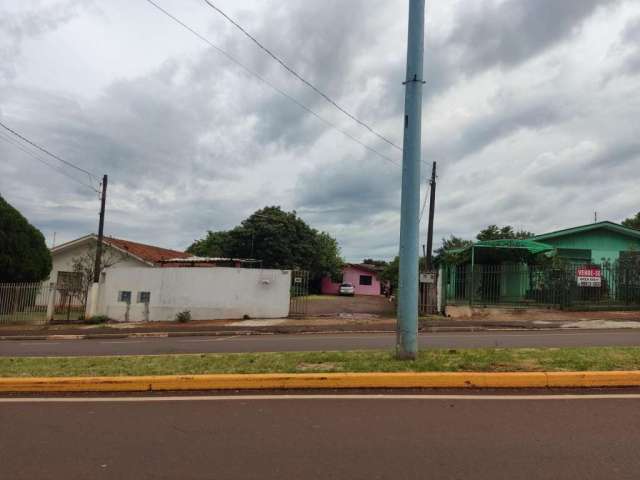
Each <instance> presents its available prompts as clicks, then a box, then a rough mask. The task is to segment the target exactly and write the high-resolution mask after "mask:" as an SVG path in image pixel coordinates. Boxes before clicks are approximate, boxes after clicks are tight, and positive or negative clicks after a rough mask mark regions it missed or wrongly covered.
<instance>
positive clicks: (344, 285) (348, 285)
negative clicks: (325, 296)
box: [334, 283, 353, 288]
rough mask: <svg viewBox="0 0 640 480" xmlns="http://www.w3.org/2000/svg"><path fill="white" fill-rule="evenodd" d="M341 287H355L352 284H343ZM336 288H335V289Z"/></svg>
mask: <svg viewBox="0 0 640 480" xmlns="http://www.w3.org/2000/svg"><path fill="white" fill-rule="evenodd" d="M340 286H341V287H353V285H351V284H350V283H343V284H342V285H340ZM334 288H335V287H334Z"/></svg>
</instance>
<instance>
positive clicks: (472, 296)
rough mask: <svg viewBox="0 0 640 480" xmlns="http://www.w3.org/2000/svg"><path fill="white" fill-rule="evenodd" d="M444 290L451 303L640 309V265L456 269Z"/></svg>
mask: <svg viewBox="0 0 640 480" xmlns="http://www.w3.org/2000/svg"><path fill="white" fill-rule="evenodd" d="M443 288H444V289H445V298H446V302H447V303H448V304H467V305H472V306H491V305H516V306H550V307H557V308H573V309H594V308H611V309H616V308H625V309H626V308H640V268H639V267H638V266H630V267H623V266H620V265H608V264H604V265H568V266H564V267H562V268H558V267H555V268H554V267H549V266H538V265H475V267H474V268H473V269H472V268H471V265H453V266H447V268H445V277H444V281H443Z"/></svg>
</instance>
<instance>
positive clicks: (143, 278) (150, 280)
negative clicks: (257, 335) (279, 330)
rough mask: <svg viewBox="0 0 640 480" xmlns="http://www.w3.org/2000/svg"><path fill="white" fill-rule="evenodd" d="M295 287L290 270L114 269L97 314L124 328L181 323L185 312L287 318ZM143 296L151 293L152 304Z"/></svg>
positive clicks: (200, 315) (106, 278)
mask: <svg viewBox="0 0 640 480" xmlns="http://www.w3.org/2000/svg"><path fill="white" fill-rule="evenodd" d="M290 284H291V272H290V271H289V270H270V269H269V270H263V269H248V268H224V267H214V268H144V267H142V268H126V269H109V270H107V271H106V272H104V274H103V276H102V280H101V282H100V288H99V293H98V307H97V309H96V314H98V315H107V316H108V317H109V318H111V319H114V320H118V321H123V322H124V321H129V322H138V321H162V320H166V321H168V320H175V317H176V314H177V313H179V312H182V311H184V310H189V311H190V312H191V318H192V319H193V320H210V319H240V318H244V317H245V316H248V317H251V318H284V317H286V316H287V315H288V313H289V292H290V290H289V289H290ZM123 292H124V293H123ZM127 292H129V293H127ZM141 292H149V295H148V300H149V301H148V303H145V297H146V295H145V294H144V293H143V294H141ZM127 298H129V301H127Z"/></svg>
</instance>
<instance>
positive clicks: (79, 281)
mask: <svg viewBox="0 0 640 480" xmlns="http://www.w3.org/2000/svg"><path fill="white" fill-rule="evenodd" d="M86 306H87V288H86V287H85V285H84V282H83V276H82V273H77V272H58V278H57V281H56V289H55V297H54V310H53V322H54V323H67V322H78V321H82V320H84V317H85V311H86Z"/></svg>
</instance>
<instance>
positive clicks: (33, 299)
mask: <svg viewBox="0 0 640 480" xmlns="http://www.w3.org/2000/svg"><path fill="white" fill-rule="evenodd" d="M52 295H55V290H54V288H53V287H52V286H50V285H48V284H45V283H40V282H36V283H0V325H2V324H12V323H32V324H42V323H47V307H48V306H49V303H50V299H51V296H52Z"/></svg>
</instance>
